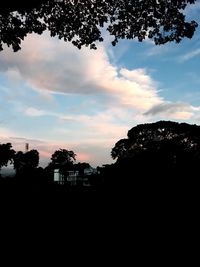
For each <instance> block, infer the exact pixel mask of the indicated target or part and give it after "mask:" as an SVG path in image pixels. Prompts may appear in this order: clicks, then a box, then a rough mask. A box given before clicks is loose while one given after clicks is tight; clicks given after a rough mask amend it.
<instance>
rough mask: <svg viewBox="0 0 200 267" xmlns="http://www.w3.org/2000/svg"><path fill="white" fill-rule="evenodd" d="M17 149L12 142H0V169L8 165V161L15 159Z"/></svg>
mask: <svg viewBox="0 0 200 267" xmlns="http://www.w3.org/2000/svg"><path fill="white" fill-rule="evenodd" d="M14 155H15V151H14V150H13V149H12V145H11V143H7V144H0V170H1V168H2V167H3V166H7V164H8V162H9V161H10V162H12V161H13V157H14Z"/></svg>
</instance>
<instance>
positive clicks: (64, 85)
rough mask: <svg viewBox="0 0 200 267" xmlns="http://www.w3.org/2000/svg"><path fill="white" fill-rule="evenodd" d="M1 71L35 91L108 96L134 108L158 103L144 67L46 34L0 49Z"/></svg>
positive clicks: (102, 51) (152, 82)
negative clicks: (118, 63) (115, 62)
mask: <svg viewBox="0 0 200 267" xmlns="http://www.w3.org/2000/svg"><path fill="white" fill-rule="evenodd" d="M0 63H1V64H0V71H1V72H4V73H5V75H7V76H8V77H10V78H12V79H23V80H24V81H25V82H26V83H27V84H29V86H31V87H32V88H35V89H36V90H40V91H41V90H45V91H49V92H51V93H64V94H78V95H87V94H90V95H102V94H103V95H107V96H108V95H109V96H111V97H112V103H116V104H118V105H122V106H130V107H132V108H136V109H143V110H144V109H146V108H150V107H151V106H152V105H155V104H158V103H160V102H161V98H160V97H159V96H158V92H157V88H156V83H155V82H154V81H153V79H152V78H151V77H150V75H148V73H147V71H146V69H135V70H128V69H125V68H122V69H120V68H118V67H116V66H113V65H112V64H111V63H110V62H109V58H108V55H107V53H106V51H105V48H104V47H102V46H101V47H99V48H98V50H97V51H93V50H89V49H87V48H83V49H81V51H79V50H78V49H77V48H75V47H73V46H72V45H71V44H66V43H64V42H62V41H58V40H57V39H52V38H50V37H48V35H47V34H46V35H44V36H42V37H41V36H37V35H30V36H29V37H28V38H27V39H26V41H25V42H24V44H23V46H22V50H21V51H19V52H18V53H13V52H12V51H11V50H9V49H5V50H4V51H3V52H1V59H0Z"/></svg>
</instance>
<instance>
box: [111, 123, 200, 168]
mask: <svg viewBox="0 0 200 267" xmlns="http://www.w3.org/2000/svg"><path fill="white" fill-rule="evenodd" d="M111 155H112V157H113V158H114V159H117V161H119V162H120V161H123V160H127V159H130V158H132V159H133V158H135V159H138V158H141V159H143V160H145V158H147V160H148V161H149V162H151V161H152V160H155V159H157V163H158V162H160V161H163V159H164V163H167V162H168V163H170V164H173V163H178V162H181V163H183V162H186V161H187V163H189V162H192V161H193V163H195V161H196V160H198V161H200V126H197V125H190V124H187V123H178V122H172V121H159V122H156V123H147V124H140V125H137V126H136V127H133V128H132V129H131V130H129V131H128V138H126V139H121V140H119V141H118V142H117V143H116V144H115V146H114V148H113V149H112V152H111Z"/></svg>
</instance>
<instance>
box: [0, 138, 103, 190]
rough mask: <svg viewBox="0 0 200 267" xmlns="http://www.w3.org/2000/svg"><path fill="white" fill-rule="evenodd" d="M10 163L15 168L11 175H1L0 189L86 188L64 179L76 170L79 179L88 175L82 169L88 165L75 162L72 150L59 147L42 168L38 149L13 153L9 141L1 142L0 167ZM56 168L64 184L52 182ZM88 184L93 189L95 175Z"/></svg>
mask: <svg viewBox="0 0 200 267" xmlns="http://www.w3.org/2000/svg"><path fill="white" fill-rule="evenodd" d="M8 164H11V165H12V166H13V168H14V170H15V175H14V177H5V178H2V177H1V176H0V186H1V188H0V190H1V189H2V190H5V189H8V190H22V191H26V190H27V191H39V192H45V191H72V190H74V191H75V190H78V191H81V190H86V189H83V184H81V183H80V182H79V183H78V182H77V183H76V186H74V187H72V186H71V184H70V183H69V182H67V176H68V175H69V172H77V173H78V176H79V177H81V179H83V178H85V177H86V176H87V175H86V174H85V173H84V170H85V169H88V168H91V166H90V164H89V163H86V162H82V163H81V162H78V163H76V154H75V153H74V152H73V151H71V150H66V149H59V150H56V151H55V152H54V153H53V154H52V156H51V161H50V162H49V164H48V165H47V166H46V167H45V168H42V167H39V152H38V151H37V150H35V149H33V150H30V151H26V152H22V151H18V152H16V151H15V150H14V149H13V148H12V144H11V143H6V144H0V170H1V168H2V167H6V166H8ZM55 169H57V170H59V174H60V175H61V176H62V177H63V183H61V184H58V183H56V182H55V181H54V170H55ZM87 178H88V180H89V181H88V183H89V185H90V189H87V190H94V189H95V187H96V184H98V182H97V174H90V176H88V177H87Z"/></svg>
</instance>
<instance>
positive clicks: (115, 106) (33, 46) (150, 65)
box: [0, 1, 200, 166]
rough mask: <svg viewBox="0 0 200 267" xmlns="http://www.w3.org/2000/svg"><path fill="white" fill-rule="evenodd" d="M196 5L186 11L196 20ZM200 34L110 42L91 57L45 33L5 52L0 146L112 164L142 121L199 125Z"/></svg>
mask: <svg viewBox="0 0 200 267" xmlns="http://www.w3.org/2000/svg"><path fill="white" fill-rule="evenodd" d="M199 11H200V5H199V1H197V4H196V5H195V6H192V7H190V8H188V9H187V10H186V14H187V16H188V18H192V19H194V18H195V19H196V21H197V22H198V23H199V24H200V21H198V13H199ZM199 37H200V28H199V29H198V30H197V31H196V32H195V35H194V37H193V39H191V40H189V39H185V40H183V41H182V42H181V43H180V44H174V43H171V44H166V45H164V46H155V45H154V44H153V43H152V42H151V41H150V40H146V41H144V42H143V43H138V42H137V41H136V40H132V41H130V40H128V41H125V40H123V41H121V42H119V44H118V45H117V46H116V47H112V46H111V45H110V40H111V38H110V37H109V36H107V35H106V36H105V42H104V43H102V44H101V45H98V49H97V50H95V51H93V50H89V49H88V48H83V49H81V50H78V49H77V48H75V47H73V46H72V45H71V44H70V43H64V42H63V41H60V40H57V39H56V38H50V37H49V34H48V32H46V33H45V34H43V35H41V36H40V35H34V34H33V35H29V36H28V37H27V38H26V39H25V41H24V42H23V43H22V50H21V51H19V52H17V53H13V52H12V50H11V49H10V48H5V49H4V51H3V52H0V142H1V143H4V142H11V143H12V144H13V147H14V148H15V149H16V150H24V147H25V143H26V142H28V143H29V144H30V149H38V151H39V152H40V158H41V160H40V164H41V165H42V166H45V165H46V164H47V162H49V160H50V156H51V154H52V153H53V152H54V151H55V150H56V149H59V148H65V149H72V150H73V151H74V152H75V153H76V154H77V161H86V162H89V163H91V165H92V166H97V165H102V164H105V163H111V162H112V159H111V157H110V151H111V148H112V147H113V146H114V145H115V143H116V142H117V141H118V140H119V139H121V138H125V137H126V134H127V131H128V130H129V129H130V128H132V127H134V126H135V125H137V124H140V123H146V122H154V121H157V120H173V121H179V122H188V123H193V124H194V123H195V124H200V90H199V89H200V71H199V69H200V63H199V62H200V61H199V57H200V39H199Z"/></svg>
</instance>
